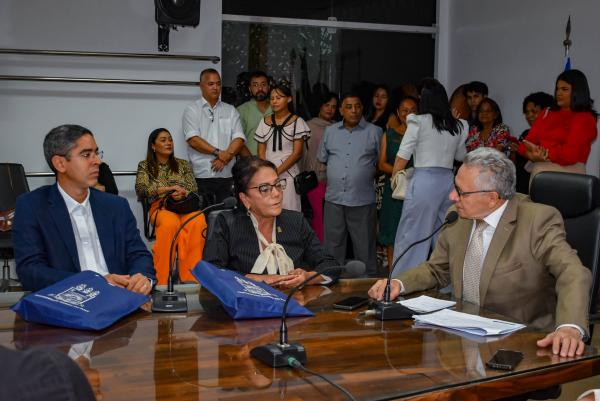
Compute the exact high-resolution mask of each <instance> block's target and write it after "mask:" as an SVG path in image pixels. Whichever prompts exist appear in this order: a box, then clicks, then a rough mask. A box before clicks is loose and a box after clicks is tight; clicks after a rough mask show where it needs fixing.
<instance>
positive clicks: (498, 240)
mask: <svg viewBox="0 0 600 401" xmlns="http://www.w3.org/2000/svg"><path fill="white" fill-rule="evenodd" d="M472 226H473V221H472V220H469V219H462V218H459V219H458V221H457V222H456V223H454V224H453V225H451V226H448V227H446V228H445V229H444V230H443V231H442V233H441V235H440V236H439V239H438V242H437V244H436V247H435V249H434V251H433V253H432V254H431V257H430V259H429V260H428V261H427V262H424V263H422V264H420V265H419V266H417V267H416V268H414V269H411V270H408V271H406V272H404V273H402V274H401V275H400V276H398V277H397V278H398V279H399V280H401V281H402V283H403V285H404V288H405V291H406V292H407V293H410V292H414V291H421V290H426V289H430V288H435V287H437V288H443V287H445V286H447V285H449V284H452V287H453V290H454V296H455V297H456V298H462V290H463V289H462V282H463V280H462V273H463V264H464V259H465V253H466V250H467V245H468V242H469V237H470V235H471V229H472ZM591 282H592V279H591V273H590V271H589V270H588V269H587V268H586V267H584V266H583V265H582V264H581V261H580V260H579V257H578V256H577V254H576V252H575V251H574V250H573V249H572V248H571V247H570V246H569V244H568V243H567V241H566V236H565V230H564V224H563V219H562V217H561V215H560V213H559V212H558V211H557V210H556V209H554V208H553V207H550V206H547V205H542V204H538V203H533V202H531V201H529V199H528V198H526V197H524V196H520V195H517V196H515V197H514V198H513V199H511V200H510V201H508V206H507V208H506V210H505V211H504V213H503V214H502V217H501V218H500V221H499V223H498V226H497V227H496V231H495V232H494V236H493V237H492V241H491V243H490V246H489V249H488V252H487V254H486V256H485V259H484V262H483V269H482V272H481V282H480V288H479V294H480V300H481V306H482V307H484V308H486V309H489V310H491V311H494V312H497V313H500V314H503V315H505V316H507V317H510V318H512V319H515V320H517V321H521V322H525V323H527V324H530V325H532V326H534V327H537V328H540V329H543V330H554V328H555V326H557V325H561V324H565V323H571V324H576V325H578V326H579V327H581V328H583V329H584V330H586V332H588V310H587V308H588V301H589V296H590V288H591Z"/></svg>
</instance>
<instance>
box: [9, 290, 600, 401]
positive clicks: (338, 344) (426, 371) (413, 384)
mask: <svg viewBox="0 0 600 401" xmlns="http://www.w3.org/2000/svg"><path fill="white" fill-rule="evenodd" d="M372 282H373V280H367V279H364V280H363V279H359V280H341V281H340V282H339V283H338V284H336V285H334V286H333V287H331V288H330V289H328V288H326V287H320V286H314V287H308V288H306V289H304V290H303V291H302V293H301V294H300V296H301V299H300V300H301V301H304V302H307V306H308V307H309V308H310V309H311V310H313V311H314V312H316V316H314V317H309V318H291V319H289V320H288V324H289V337H290V340H291V341H295V342H300V343H301V344H303V345H304V346H305V348H306V350H307V358H308V360H307V363H306V367H307V368H309V369H312V370H314V371H317V372H319V373H321V374H324V375H326V376H327V377H328V378H330V379H331V380H333V381H335V382H336V383H338V384H340V385H343V386H344V387H345V388H347V389H348V390H349V391H350V392H351V393H352V394H354V396H355V397H357V399H359V400H391V399H410V400H469V399H483V400H486V399H490V400H491V399H495V398H499V397H506V396H510V395H514V394H519V393H523V392H526V391H531V390H534V389H540V388H546V387H549V386H551V385H555V384H559V383H564V382H569V381H573V380H577V379H581V378H585V377H589V376H594V375H598V374H600V353H599V352H598V351H597V350H596V349H594V348H592V347H587V348H586V350H585V353H584V355H583V356H581V357H578V358H559V357H556V356H552V355H551V353H550V352H549V351H548V350H545V349H544V350H542V349H538V348H537V347H536V344H535V341H536V340H537V339H539V338H540V337H542V335H543V334H542V333H540V332H537V331H535V330H532V329H529V328H527V329H524V330H521V331H518V332H516V333H513V334H512V335H510V336H507V337H504V338H466V337H461V336H459V335H456V334H454V333H451V332H448V331H444V330H442V329H435V328H422V327H419V328H417V327H413V322H412V321H410V320H404V321H388V322H380V321H376V320H372V318H365V317H363V316H361V315H359V312H360V311H363V310H364V309H365V308H361V309H358V310H357V311H352V312H345V311H337V310H333V309H332V307H331V305H332V304H333V303H334V302H335V301H337V300H340V299H342V298H345V297H347V296H351V295H364V294H365V293H366V290H367V289H368V288H369V286H370V285H371V283H372ZM188 301H189V309H190V311H189V312H188V313H187V314H151V313H149V312H145V311H142V310H140V311H138V312H136V313H134V314H133V315H131V316H128V317H127V318H125V319H123V320H122V321H120V322H118V323H117V324H116V325H114V326H113V327H111V328H109V329H107V330H105V331H103V332H99V333H94V332H81V331H75V330H68V329H59V328H53V327H49V326H42V325H37V324H30V323H26V322H24V321H22V320H21V319H20V318H18V317H17V316H16V315H15V314H14V313H13V312H11V311H10V310H6V309H5V310H1V311H0V344H3V345H5V346H7V347H10V348H18V349H26V348H29V347H33V346H39V345H49V346H53V347H55V348H58V349H60V350H62V351H63V352H65V353H67V352H69V349H70V347H71V345H73V344H78V343H84V342H87V341H92V340H93V345H92V347H91V352H90V357H91V358H90V360H87V359H85V358H79V360H78V362H79V364H80V366H82V368H83V369H84V371H85V372H86V374H87V376H88V378H89V379H90V382H91V383H92V386H93V387H94V389H95V390H96V391H97V392H98V393H99V394H102V399H103V400H110V401H112V400H115V401H116V400H127V401H134V400H178V401H184V400H217V399H218V400H256V401H259V400H260V401H262V400H343V399H345V396H344V395H343V394H342V393H341V392H339V391H338V390H337V389H335V388H333V387H332V386H330V385H329V384H327V383H325V382H324V381H323V380H321V379H320V378H318V377H316V376H312V375H309V374H307V373H304V372H300V371H297V370H295V369H292V368H279V369H274V368H271V367H268V366H266V365H263V364H262V363H261V362H259V361H256V360H254V359H252V358H250V356H249V352H250V350H251V349H252V348H253V347H254V346H257V345H262V344H266V343H268V342H273V341H276V339H277V336H278V328H279V320H278V319H263V320H247V321H233V320H232V319H230V318H229V317H228V316H227V315H226V313H225V311H224V310H223V309H222V308H221V307H220V305H219V302H218V301H217V300H216V298H214V297H213V296H212V295H211V294H209V293H208V292H207V291H206V290H202V289H201V290H199V291H198V290H197V289H196V290H195V291H193V293H191V294H188ZM457 309H459V310H463V311H465V312H469V313H478V312H480V314H482V315H484V316H491V317H498V315H494V314H490V313H488V312H485V311H483V310H482V311H479V309H478V308H477V307H476V306H474V305H470V304H458V305H457ZM498 348H507V349H512V350H518V351H521V352H523V353H524V354H525V358H524V360H523V361H522V362H521V363H520V364H519V365H518V367H517V369H516V370H515V371H514V372H502V371H495V370H491V369H487V368H485V362H486V361H487V360H489V358H490V357H491V356H492V354H493V353H494V352H495V350H496V349H498Z"/></svg>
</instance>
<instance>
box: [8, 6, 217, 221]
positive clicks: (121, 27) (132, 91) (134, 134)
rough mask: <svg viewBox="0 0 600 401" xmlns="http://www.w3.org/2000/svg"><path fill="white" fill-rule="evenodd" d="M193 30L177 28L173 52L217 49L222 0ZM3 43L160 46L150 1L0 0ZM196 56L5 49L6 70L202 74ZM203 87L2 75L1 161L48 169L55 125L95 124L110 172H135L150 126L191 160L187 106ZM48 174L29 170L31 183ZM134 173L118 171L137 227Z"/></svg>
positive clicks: (121, 48) (140, 49)
mask: <svg viewBox="0 0 600 401" xmlns="http://www.w3.org/2000/svg"><path fill="white" fill-rule="evenodd" d="M201 4H202V7H201V12H200V18H201V20H200V25H199V26H198V27H197V28H196V29H192V28H183V29H180V30H179V31H177V32H174V31H171V35H170V54H190V55H209V56H219V57H220V56H221V1H220V0H204V1H202V2H201ZM0 48H22V49H58V50H87V51H111V52H131V53H158V52H157V25H156V23H155V22H154V1H153V0H102V1H97V0H77V1H76V0H52V1H46V0H4V1H2V2H0ZM207 67H214V68H217V69H218V70H220V64H216V65H215V64H212V63H211V62H199V61H171V60H147V59H142V60H127V59H113V58H102V59H99V58H75V57H41V56H14V55H0V74H7V75H47V76H73V77H103V78H132V79H158V80H173V81H176V80H179V81H197V79H198V75H199V72H200V71H201V70H202V69H204V68H207ZM198 96H199V89H198V88H197V87H180V86H138V85H107V84H82V83H77V84H66V83H43V82H17V81H0V161H3V162H18V163H22V164H24V166H25V170H26V171H28V172H31V171H49V168H48V167H47V165H46V162H45V160H44V158H43V153H42V140H43V138H44V136H45V135H46V133H47V132H48V131H49V130H50V129H51V128H53V127H55V126H57V125H60V124H64V123H76V124H80V125H83V126H85V127H87V128H89V129H90V130H91V131H92V132H93V133H94V135H95V137H96V141H97V143H98V145H99V147H100V148H101V149H103V150H104V159H105V161H106V162H107V163H108V164H109V165H110V167H111V169H112V170H113V171H123V170H135V169H136V168H137V163H138V161H139V160H142V159H143V158H144V157H145V149H146V141H147V137H148V134H149V133H150V131H151V130H152V129H154V128H158V127H166V128H167V129H169V130H170V131H171V133H172V134H173V136H174V138H175V153H176V155H177V156H178V157H183V158H187V155H186V151H185V142H184V140H183V137H182V134H181V114H182V112H183V109H184V107H185V105H186V104H187V103H189V102H191V101H193V100H195V99H196V98H197V97H198ZM49 182H52V180H50V179H40V178H30V179H29V183H30V186H31V187H32V188H35V187H38V186H40V185H43V184H46V183H49ZM134 182H135V177H117V185H118V186H119V190H120V194H121V195H123V196H125V197H126V198H128V200H129V201H130V204H131V206H132V209H133V210H134V213H135V214H136V217H137V218H138V222H140V227H141V222H142V219H141V208H140V206H139V203H138V202H137V201H136V198H135V193H134Z"/></svg>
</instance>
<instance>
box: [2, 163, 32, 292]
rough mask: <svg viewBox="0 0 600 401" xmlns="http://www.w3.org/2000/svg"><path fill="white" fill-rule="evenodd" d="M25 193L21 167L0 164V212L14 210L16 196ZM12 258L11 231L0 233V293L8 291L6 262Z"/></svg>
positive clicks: (23, 171) (8, 282)
mask: <svg viewBox="0 0 600 401" xmlns="http://www.w3.org/2000/svg"><path fill="white" fill-rule="evenodd" d="M25 192H29V184H28V183H27V176H26V175H25V169H24V168H23V165H21V164H16V163H0V210H1V211H8V210H11V209H14V208H15V206H16V204H17V196H19V195H21V194H22V193H25ZM14 257H15V256H14V248H13V242H12V235H11V231H0V258H2V259H4V264H3V266H2V281H1V282H0V291H8V289H9V286H10V283H11V278H10V266H9V264H8V261H9V260H10V259H14Z"/></svg>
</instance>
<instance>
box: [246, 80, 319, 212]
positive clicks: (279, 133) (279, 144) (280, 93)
mask: <svg viewBox="0 0 600 401" xmlns="http://www.w3.org/2000/svg"><path fill="white" fill-rule="evenodd" d="M292 99H293V97H292V91H291V89H290V87H289V85H288V84H286V83H279V84H277V85H274V86H273V87H272V88H271V109H273V114H271V115H270V116H267V117H265V118H264V119H262V120H261V121H260V123H259V124H258V128H256V134H255V135H254V139H255V140H256V142H257V143H258V145H257V155H258V157H260V158H261V159H264V160H269V161H271V162H272V163H273V164H275V166H277V174H278V175H279V176H280V177H281V178H285V179H286V180H287V181H288V182H289V184H290V185H288V186H287V187H286V189H285V191H284V194H283V208H284V209H289V210H296V211H300V210H301V206H302V205H301V201H300V195H298V194H297V193H296V190H295V188H294V177H295V176H296V175H298V174H299V173H300V167H299V166H298V162H299V161H300V159H301V158H302V152H303V150H304V141H305V140H307V139H308V138H309V137H310V128H308V125H307V124H306V122H305V121H304V120H303V119H302V118H301V117H299V116H298V115H296V114H294V112H293V106H292Z"/></svg>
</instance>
